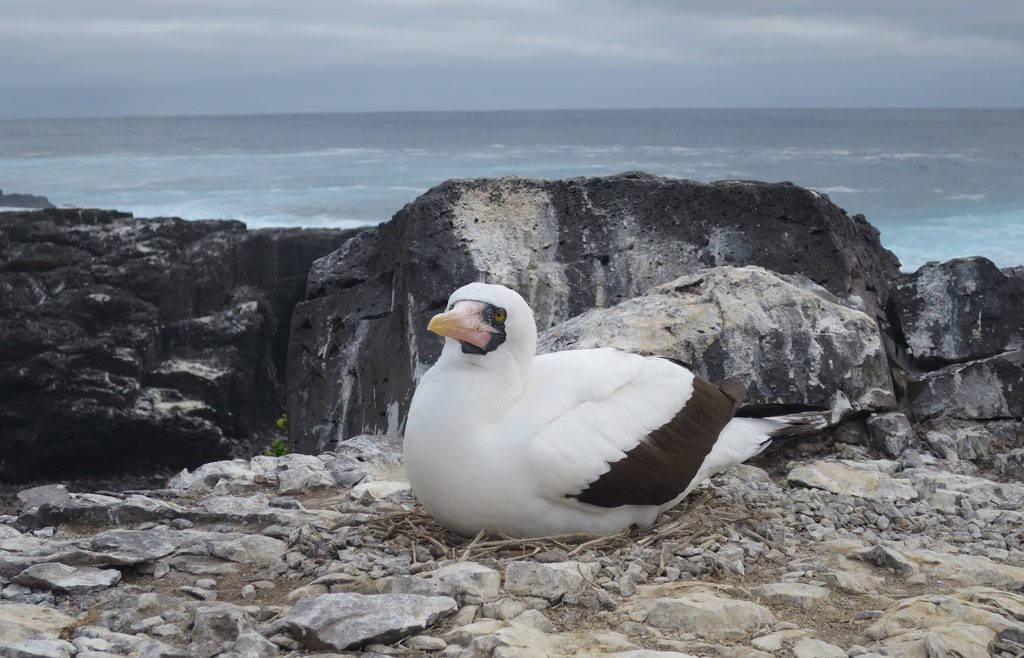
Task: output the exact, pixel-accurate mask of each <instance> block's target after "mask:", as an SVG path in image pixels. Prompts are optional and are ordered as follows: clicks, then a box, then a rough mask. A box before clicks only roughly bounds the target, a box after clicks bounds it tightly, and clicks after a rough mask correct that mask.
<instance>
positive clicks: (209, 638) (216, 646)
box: [190, 603, 258, 658]
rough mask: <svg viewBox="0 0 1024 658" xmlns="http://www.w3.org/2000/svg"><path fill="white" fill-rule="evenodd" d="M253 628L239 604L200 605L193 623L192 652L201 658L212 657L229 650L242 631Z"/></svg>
mask: <svg viewBox="0 0 1024 658" xmlns="http://www.w3.org/2000/svg"><path fill="white" fill-rule="evenodd" d="M251 630H252V624H251V622H250V621H249V618H248V617H247V616H246V614H245V612H243V611H242V609H241V608H239V607H238V606H234V605H231V604H229V603H221V604H218V605H205V606H200V607H198V608H196V612H195V619H194V621H193V623H192V646H191V647H190V652H191V653H192V654H193V655H195V656H199V657H200V658H212V656H216V655H219V654H221V653H223V652H224V651H226V650H228V649H229V648H230V647H232V646H233V645H234V644H235V643H236V642H237V641H238V639H239V637H240V636H241V634H242V633H245V632H246V631H251ZM243 644H244V643H243ZM257 646H258V645H257Z"/></svg>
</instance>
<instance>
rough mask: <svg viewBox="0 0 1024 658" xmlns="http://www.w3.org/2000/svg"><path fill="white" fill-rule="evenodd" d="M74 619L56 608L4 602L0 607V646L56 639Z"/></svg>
mask: <svg viewBox="0 0 1024 658" xmlns="http://www.w3.org/2000/svg"><path fill="white" fill-rule="evenodd" d="M73 623H75V619H74V617H69V616H68V615H66V614H64V613H63V612H60V611H59V610H57V609H55V608H50V607H46V606H41V605H24V604H20V603H7V602H4V604H3V605H0V646H8V645H11V644H15V643H17V642H21V641H23V640H45V639H56V638H57V636H58V635H59V634H60V632H61V631H63V630H64V629H65V628H68V627H69V626H71V625H72V624H73Z"/></svg>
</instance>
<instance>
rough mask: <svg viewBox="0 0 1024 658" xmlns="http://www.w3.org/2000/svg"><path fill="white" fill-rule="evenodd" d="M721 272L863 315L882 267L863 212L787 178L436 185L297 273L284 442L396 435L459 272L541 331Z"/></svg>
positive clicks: (311, 448) (888, 269) (884, 272)
mask: <svg viewBox="0 0 1024 658" xmlns="http://www.w3.org/2000/svg"><path fill="white" fill-rule="evenodd" d="M722 265H734V266H743V265H759V266H761V267H765V268H768V269H772V270H775V271H777V272H780V273H782V274H800V275H803V276H806V277H807V278H808V279H810V280H812V281H816V282H818V283H819V284H821V285H822V286H823V287H824V288H825V289H827V290H828V291H829V292H831V293H832V294H834V295H837V296H838V297H840V298H842V299H846V298H852V297H857V298H859V299H860V300H861V301H862V302H863V304H864V305H865V307H866V309H867V311H868V313H869V315H872V316H873V315H876V314H877V313H878V310H877V309H878V308H879V307H880V306H884V300H883V299H879V297H877V296H876V295H877V294H883V295H884V291H885V289H886V284H887V281H888V280H889V279H890V278H892V277H895V276H896V275H897V269H898V262H897V260H896V259H895V257H894V256H893V255H892V254H891V253H889V252H888V251H886V250H884V249H883V248H882V247H881V245H880V243H879V241H878V232H877V231H876V230H875V229H874V228H873V227H871V226H870V225H869V224H868V223H867V222H866V221H865V220H864V219H863V217H860V216H856V217H852V218H851V217H850V216H849V215H847V214H846V213H844V212H843V211H842V210H840V209H839V208H837V207H836V206H834V205H833V204H832V203H831V202H829V201H828V199H827V198H825V197H823V196H821V195H817V194H815V193H813V192H811V191H809V190H805V189H801V188H798V187H795V186H793V185H790V184H777V185H776V184H764V183H753V182H738V181H724V182H719V183H713V184H702V183H696V182H693V181H683V180H673V179H665V178H657V177H653V176H648V175H646V174H638V173H632V174H624V175H620V176H611V177H606V178H590V179H572V180H564V181H542V180H530V179H521V178H504V179H494V180H460V181H449V182H447V183H444V184H442V185H440V186H438V187H435V188H434V189H432V190H430V191H429V192H427V193H426V194H424V195H422V196H420V197H419V198H418V199H416V200H415V201H414V202H413V203H411V204H409V205H407V206H405V208H403V209H402V210H400V211H399V212H398V213H396V215H395V217H394V218H393V219H392V220H391V221H390V222H386V223H384V224H381V225H379V226H377V227H374V228H372V229H369V230H366V231H362V232H360V233H358V234H356V235H355V236H353V237H352V238H351V239H350V240H348V241H347V242H346V243H345V244H344V245H342V246H341V248H340V249H338V250H337V251H335V252H334V253H332V254H330V255H329V256H327V257H325V258H322V259H320V260H319V261H317V263H316V266H315V267H314V268H313V270H312V271H311V272H310V276H309V281H308V286H307V295H306V301H305V302H304V303H302V304H300V305H299V306H298V307H297V308H296V312H295V315H294V317H293V324H292V326H293V327H294V331H293V333H292V338H291V342H290V344H289V358H288V368H289V386H288V390H289V391H290V393H289V401H288V409H289V411H290V414H289V431H290V435H291V440H292V443H293V444H294V445H295V446H296V447H297V448H298V449H299V450H301V451H302V452H308V453H318V452H322V451H323V450H324V449H326V448H329V447H330V446H331V445H332V444H333V443H335V442H336V441H337V440H338V439H339V438H342V437H347V436H353V435H356V434H361V433H363V432H374V433H384V434H388V435H390V436H399V435H400V434H401V432H402V427H403V423H404V419H405V414H406V412H407V410H408V404H409V400H410V397H411V394H412V390H413V387H414V384H415V381H416V380H417V378H418V377H419V376H420V375H421V374H422V372H423V371H424V370H425V368H426V366H427V365H428V364H430V363H432V362H433V361H434V359H435V358H436V357H437V355H438V353H439V352H440V349H441V345H442V343H441V341H439V340H437V339H436V337H435V336H431V335H430V334H429V333H428V332H427V331H426V324H427V321H428V320H429V318H430V316H431V315H432V314H434V313H436V312H438V311H439V310H441V309H442V307H443V306H444V303H445V300H446V299H447V297H448V295H449V294H450V293H451V291H453V290H454V289H455V288H457V287H458V286H460V285H462V284H464V283H466V282H468V281H478V280H489V281H501V282H502V283H505V284H506V285H509V286H511V287H512V288H515V289H518V290H520V291H521V292H522V293H524V296H525V297H526V299H527V300H528V301H529V302H530V304H531V305H532V307H533V309H534V311H535V314H536V317H537V320H538V324H539V326H540V329H541V330H544V329H547V328H548V327H551V326H552V325H554V324H557V323H559V322H562V321H564V320H567V319H568V318H570V317H572V316H574V315H577V314H579V313H581V312H583V311H585V310H587V309H590V308H593V307H603V306H609V305H614V304H617V303H619V302H621V301H623V300H626V299H630V298H632V297H635V296H637V295H639V294H641V293H643V292H644V291H646V290H649V289H650V288H651V287H653V286H655V285H658V284H661V283H664V282H665V281H670V280H672V279H675V278H677V277H679V276H681V275H684V274H690V273H693V272H696V271H697V270H700V269H703V268H708V267H717V266H722ZM872 291H877V292H872ZM837 330H838V331H839V332H840V333H841V332H842V328H840V327H837ZM339 395H340V400H339Z"/></svg>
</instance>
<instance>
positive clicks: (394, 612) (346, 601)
mask: <svg viewBox="0 0 1024 658" xmlns="http://www.w3.org/2000/svg"><path fill="white" fill-rule="evenodd" d="M457 609H458V605H457V604H456V603H455V600H454V599H452V598H450V597H447V596H418V595H415V594H353V593H345V594H324V595H322V596H318V597H316V598H313V599H302V600H300V601H299V602H297V603H296V604H295V605H294V606H292V608H291V610H289V611H288V614H287V615H286V616H285V618H284V623H285V624H286V625H287V626H288V627H289V628H290V629H291V632H292V634H293V635H294V636H295V637H296V639H298V640H299V642H300V644H301V645H302V646H304V647H305V648H307V649H315V650H323V649H331V650H335V651H344V650H346V649H350V648H353V647H360V646H365V645H366V644H369V643H372V642H380V643H389V642H394V641H397V640H400V639H402V638H404V637H407V636H409V635H413V634H415V633H418V632H419V631H422V630H423V629H425V628H427V627H429V626H432V625H433V624H435V623H437V622H438V621H440V620H441V619H443V618H445V617H448V616H449V615H451V614H452V613H454V612H455V611H456V610H457Z"/></svg>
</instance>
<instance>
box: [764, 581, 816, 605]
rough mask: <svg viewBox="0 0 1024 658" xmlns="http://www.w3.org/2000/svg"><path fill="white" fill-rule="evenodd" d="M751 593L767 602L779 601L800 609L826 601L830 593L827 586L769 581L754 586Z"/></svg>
mask: <svg viewBox="0 0 1024 658" xmlns="http://www.w3.org/2000/svg"><path fill="white" fill-rule="evenodd" d="M751 593H752V594H753V595H754V596H757V597H759V598H762V599H764V600H765V601H768V602H769V603H779V604H782V605H788V606H790V607H793V608H800V609H801V610H810V609H811V608H813V607H814V606H815V605H817V604H819V603H822V602H824V601H826V600H827V599H828V597H829V595H830V594H831V592H830V591H829V589H828V588H827V587H819V586H818V585H807V584H804V583H771V584H769V585H761V586H760V587H755V588H753V589H752V590H751Z"/></svg>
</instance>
